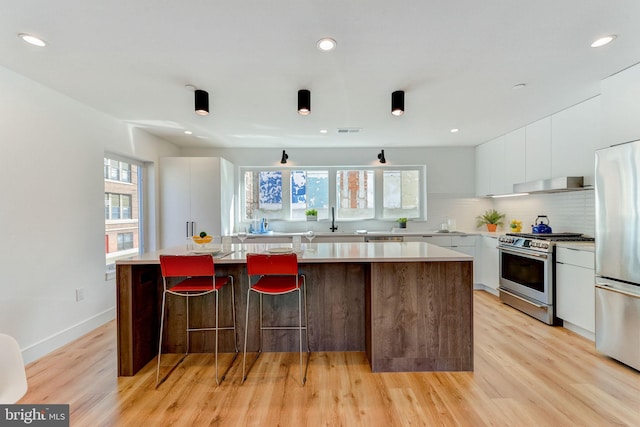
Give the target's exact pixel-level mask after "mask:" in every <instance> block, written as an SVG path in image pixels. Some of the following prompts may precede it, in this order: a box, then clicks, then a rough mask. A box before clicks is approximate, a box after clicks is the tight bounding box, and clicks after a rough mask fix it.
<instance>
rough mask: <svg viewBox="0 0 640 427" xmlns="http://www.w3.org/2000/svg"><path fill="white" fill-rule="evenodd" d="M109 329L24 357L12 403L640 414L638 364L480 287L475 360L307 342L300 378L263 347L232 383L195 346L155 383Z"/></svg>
mask: <svg viewBox="0 0 640 427" xmlns="http://www.w3.org/2000/svg"><path fill="white" fill-rule="evenodd" d="M115 330H116V328H115V323H114V322H110V323H109V324H107V325H104V326H102V327H100V328H98V329H96V330H95V331H93V332H91V333H90V334H88V335H86V336H85V337H82V338H81V339H79V340H77V341H75V342H73V343H71V344H69V345H67V346H65V347H63V348H61V349H59V350H58V351H56V352H54V353H52V354H51V355H48V356H46V357H44V358H42V359H40V360H38V361H36V362H34V363H32V364H30V365H29V366H28V367H27V372H28V380H29V391H28V393H27V395H26V396H25V397H24V398H23V399H22V401H21V403H69V404H70V407H71V425H72V426H145V427H146V426H149V427H151V426H154V427H155V426H169V425H176V426H183V425H184V426H204V425H221V426H222V425H224V426H227V425H228V426H235V425H259V426H305V425H306V426H409V425H411V426H414V425H426V426H435V425H438V426H449V425H451V426H454V425H455V426H554V427H555V426H609V425H611V426H614V425H615V426H638V425H640V373H638V372H637V371H635V370H633V369H631V368H629V367H626V366H624V365H622V364H619V363H617V362H615V361H613V360H611V359H608V358H607V357H604V356H602V355H600V354H598V353H597V352H596V351H595V348H594V344H593V343H592V342H590V341H588V340H586V339H584V338H582V337H580V336H578V335H575V334H574V333H572V332H570V331H568V330H566V329H564V328H559V327H550V326H547V325H544V324H542V323H540V322H538V321H536V320H534V319H532V318H530V317H528V316H526V315H524V314H522V313H520V312H518V311H515V310H513V309H512V308H510V307H508V306H506V305H503V304H501V303H500V302H499V301H498V300H497V298H496V297H494V296H493V295H491V294H488V293H486V292H483V291H475V293H474V334H475V335H474V338H475V371H474V372H461V373H460V372H459V373H384V374H372V373H371V371H370V368H369V365H368V362H367V360H366V358H365V355H364V353H360V352H330V353H313V354H312V358H311V362H310V366H309V375H308V381H307V385H306V386H304V387H302V386H300V384H299V383H298V379H299V370H298V359H297V356H298V355H297V353H265V354H263V355H262V356H261V357H260V359H259V361H258V363H257V364H256V365H255V366H254V368H253V369H252V371H251V372H250V375H249V378H248V379H247V381H246V382H245V383H244V384H243V385H241V384H240V377H241V374H242V364H241V362H242V358H241V356H240V357H238V359H237V360H236V362H235V364H234V367H233V368H232V369H231V371H230V372H229V375H228V378H227V379H226V380H225V381H224V382H223V383H222V384H221V385H220V386H216V384H215V379H214V370H213V358H212V356H211V355H208V354H195V355H190V356H189V357H188V358H187V359H186V360H185V361H184V362H183V364H182V365H181V366H180V367H179V368H177V369H176V370H175V371H174V372H173V373H172V374H171V375H170V376H169V378H168V379H167V381H166V382H165V383H163V384H162V385H161V386H160V387H159V388H158V389H157V390H156V389H155V388H154V382H155V364H154V361H152V362H150V363H149V364H148V365H147V366H146V367H145V368H144V369H143V370H142V371H141V372H140V373H138V374H137V375H136V376H135V377H121V378H117V377H116V339H115ZM227 360H230V357H228V355H225V357H224V358H222V359H221V363H222V364H224V363H225V362H226V361H227ZM163 361H164V359H163ZM167 362H169V358H167Z"/></svg>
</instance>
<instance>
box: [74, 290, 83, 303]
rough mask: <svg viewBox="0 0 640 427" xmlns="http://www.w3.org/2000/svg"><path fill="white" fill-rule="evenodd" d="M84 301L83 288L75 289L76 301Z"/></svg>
mask: <svg viewBox="0 0 640 427" xmlns="http://www.w3.org/2000/svg"><path fill="white" fill-rule="evenodd" d="M82 300H84V288H78V289H76V301H82Z"/></svg>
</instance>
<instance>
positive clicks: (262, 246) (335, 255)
mask: <svg viewBox="0 0 640 427" xmlns="http://www.w3.org/2000/svg"><path fill="white" fill-rule="evenodd" d="M189 246H190V247H187V245H182V246H177V247H173V248H168V249H162V250H159V251H157V252H151V253H147V254H143V255H139V256H134V257H132V258H129V259H123V260H118V261H117V262H116V264H117V265H129V264H154V263H159V262H160V261H159V257H160V255H186V254H188V253H213V254H214V258H216V263H218V264H244V263H246V254H247V253H272V251H273V252H282V251H286V250H287V249H291V251H293V250H292V244H291V243H245V244H244V245H240V244H233V245H231V252H229V251H226V252H223V251H221V247H220V245H215V244H214V245H205V246H203V247H202V246H199V245H189ZM242 249H244V250H242ZM296 254H297V255H298V260H299V262H300V263H337V262H369V263H371V262H438V261H473V257H472V256H470V255H466V254H463V253H460V252H456V251H453V250H450V249H447V248H442V247H440V246H436V245H432V244H429V243H425V242H365V243H363V242H346V243H345V242H339V243H336V242H333V243H311V244H309V243H303V244H302V245H301V249H300V251H296Z"/></svg>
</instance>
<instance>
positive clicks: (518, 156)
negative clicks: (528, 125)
mask: <svg viewBox="0 0 640 427" xmlns="http://www.w3.org/2000/svg"><path fill="white" fill-rule="evenodd" d="M526 149H527V147H526V132H525V128H520V129H517V130H515V131H513V132H509V133H508V134H506V135H505V139H504V180H505V183H506V188H505V190H506V191H505V192H506V193H512V192H513V184H518V183H521V182H525V179H526V175H525V153H526Z"/></svg>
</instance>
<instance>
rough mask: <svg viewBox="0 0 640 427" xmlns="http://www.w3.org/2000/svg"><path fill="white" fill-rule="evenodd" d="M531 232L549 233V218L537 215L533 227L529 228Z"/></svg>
mask: <svg viewBox="0 0 640 427" xmlns="http://www.w3.org/2000/svg"><path fill="white" fill-rule="evenodd" d="M531 232H532V233H537V234H547V233H551V232H552V230H551V227H549V218H547V216H546V215H538V217H537V218H536V220H535V223H534V225H532V226H531Z"/></svg>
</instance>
